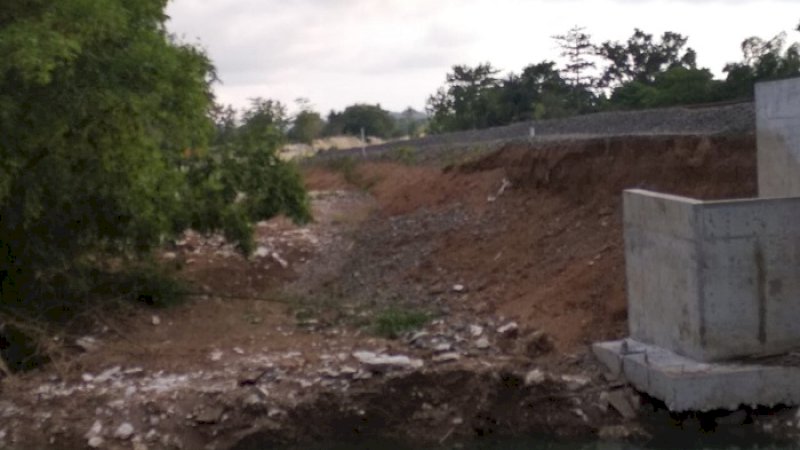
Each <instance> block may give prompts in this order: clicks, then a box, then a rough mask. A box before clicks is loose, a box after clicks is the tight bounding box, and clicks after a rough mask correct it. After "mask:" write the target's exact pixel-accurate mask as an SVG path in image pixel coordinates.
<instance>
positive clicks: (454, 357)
mask: <svg viewBox="0 0 800 450" xmlns="http://www.w3.org/2000/svg"><path fill="white" fill-rule="evenodd" d="M459 359H461V355H459V354H458V353H456V352H449V353H442V354H441V355H436V356H434V357H433V362H438V363H443V362H452V361H458V360H459Z"/></svg>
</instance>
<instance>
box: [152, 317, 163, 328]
mask: <svg viewBox="0 0 800 450" xmlns="http://www.w3.org/2000/svg"><path fill="white" fill-rule="evenodd" d="M150 322H151V323H152V324H153V326H159V325H161V318H160V317H158V316H153V317H152V318H151V319H150Z"/></svg>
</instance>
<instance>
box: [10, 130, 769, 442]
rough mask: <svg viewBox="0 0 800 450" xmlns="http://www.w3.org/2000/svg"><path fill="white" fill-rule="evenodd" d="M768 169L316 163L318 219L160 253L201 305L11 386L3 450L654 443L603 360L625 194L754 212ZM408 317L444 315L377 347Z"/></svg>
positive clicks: (610, 142)
mask: <svg viewBox="0 0 800 450" xmlns="http://www.w3.org/2000/svg"><path fill="white" fill-rule="evenodd" d="M754 168H755V152H754V142H753V138H752V137H737V138H697V137H685V136H684V137H676V138H670V137H660V138H642V137H639V138H625V139H622V138H620V139H597V140H591V141H579V142H571V143H569V142H568V143H558V144H547V145H546V146H544V147H541V148H527V147H513V146H512V147H507V148H504V149H501V150H500V151H498V152H495V153H493V154H491V155H488V156H486V157H483V158H480V159H478V160H476V161H473V162H469V163H465V164H461V165H456V166H452V167H448V168H446V169H440V168H437V167H427V166H425V167H423V166H407V165H402V164H395V163H364V164H361V165H359V166H358V168H357V169H356V170H357V173H356V174H355V175H357V176H355V177H354V176H353V174H350V176H349V177H346V176H344V174H342V173H340V172H337V171H333V170H331V169H326V168H325V167H311V168H308V169H306V170H305V178H306V182H307V185H308V187H309V189H311V193H312V199H313V207H314V213H315V218H316V221H315V222H314V223H312V224H310V225H308V226H304V227H297V226H295V225H292V224H291V223H290V222H288V221H286V220H285V219H282V218H278V219H274V220H271V221H269V222H265V223H262V224H259V226H258V229H257V241H258V247H257V251H256V253H255V254H254V255H253V256H252V257H251V258H250V259H245V258H243V257H242V256H240V255H238V254H237V253H236V252H235V251H234V250H233V249H232V248H231V247H230V246H229V245H227V244H226V243H225V242H224V241H223V240H222V239H221V238H218V237H203V236H198V235H193V234H189V235H187V236H186V238H185V239H184V240H182V241H180V242H178V243H176V245H175V246H174V248H167V249H165V250H164V252H163V253H162V258H163V259H164V262H165V264H175V265H178V266H180V267H181V268H182V269H181V274H182V276H183V277H184V278H185V279H186V280H187V281H189V282H190V283H191V285H192V286H193V289H194V290H195V291H196V293H197V295H196V296H194V297H192V298H191V299H190V301H188V302H187V303H185V304H183V305H180V306H177V307H173V308H170V309H163V310H140V311H139V312H137V313H136V314H133V315H131V316H130V317H124V318H118V319H116V320H114V321H113V323H105V324H98V325H97V327H96V328H95V329H87V330H86V336H90V337H92V338H93V339H94V340H95V343H96V345H89V346H86V345H84V347H89V348H88V349H87V351H85V352H84V353H81V354H79V355H76V360H75V361H76V363H77V365H78V367H79V370H71V371H69V372H67V373H59V372H58V371H55V370H53V369H52V368H48V367H45V368H44V369H42V370H40V371H37V372H34V373H29V374H24V375H19V376H14V377H11V378H7V379H4V380H2V385H1V387H2V393H1V394H0V418H2V421H0V447H10V448H86V447H87V446H94V447H97V448H134V449H145V448H186V449H194V448H231V447H233V448H268V446H269V445H283V444H291V445H298V446H302V445H303V444H304V443H309V442H314V441H320V440H323V441H324V440H328V442H330V441H329V440H331V439H336V440H349V439H364V438H368V437H381V438H384V437H389V438H397V439H402V440H407V441H411V442H419V443H425V444H444V445H447V444H449V443H453V442H462V441H465V440H467V441H468V440H470V439H475V438H477V437H486V436H504V435H524V434H532V433H546V434H551V435H562V436H576V435H578V436H586V435H589V436H595V435H599V436H601V437H607V438H639V439H647V436H648V430H647V429H646V427H645V426H644V425H643V423H642V422H641V421H637V420H636V419H634V418H633V417H626V416H628V414H625V411H623V410H625V409H626V408H625V405H628V406H630V407H631V410H632V411H634V412H636V411H637V410H638V411H639V412H638V414H639V415H640V417H641V415H642V414H644V411H646V410H647V408H646V407H643V406H641V403H642V402H644V403H647V402H648V401H647V400H646V399H645V400H643V399H641V398H640V397H639V396H638V395H635V394H633V393H632V392H630V391H628V390H627V389H626V388H625V387H624V385H623V384H622V383H620V382H618V381H616V380H612V379H609V378H608V377H606V376H604V374H603V373H602V372H601V371H600V370H599V368H598V367H597V366H596V365H595V364H594V363H593V362H592V359H591V357H590V356H589V352H588V344H589V343H591V342H594V341H597V340H603V339H610V338H618V337H621V336H624V335H625V334H626V307H625V295H624V261H623V248H622V223H621V204H620V192H621V190H622V189H624V188H627V187H646V188H652V189H658V190H663V191H667V192H672V193H677V194H684V195H693V196H697V197H701V198H724V197H743V196H748V195H752V194H754V192H755V169H754ZM347 178H349V180H347ZM354 179H356V180H357V181H358V182H356V183H355V184H356V185H355V186H354V184H353V180H354ZM365 188H366V190H365ZM398 311H399V312H408V311H413V312H417V311H418V312H424V313H425V314H426V315H427V316H428V317H429V320H428V322H427V324H425V325H424V326H423V327H422V329H420V330H412V331H409V332H406V333H401V334H400V336H397V338H396V339H388V338H384V337H379V336H378V335H377V334H376V332H375V323H376V319H377V318H380V317H382V316H386V315H387V314H397V312H398ZM366 352H368V353H366ZM387 356H394V357H395V358H393V359H392V358H386V357H387ZM610 397H613V398H614V399H615V400H614V401H610V400H609V398H610ZM619 399H622V400H621V401H622V403H624V404H623V405H622V406H620V404H619ZM753 420H754V421H756V420H755V419H753ZM756 422H757V421H756ZM681 423H682V422H681ZM686 423H687V424H686V425H685V426H687V427H690V426H696V425H690V424H689V422H686ZM759 423H760V422H759ZM770 426H773V425H770Z"/></svg>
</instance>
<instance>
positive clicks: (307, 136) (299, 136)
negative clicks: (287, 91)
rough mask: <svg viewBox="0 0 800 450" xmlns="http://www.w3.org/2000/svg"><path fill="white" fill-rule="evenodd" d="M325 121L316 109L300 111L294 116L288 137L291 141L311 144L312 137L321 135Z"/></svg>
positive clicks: (315, 137)
mask: <svg viewBox="0 0 800 450" xmlns="http://www.w3.org/2000/svg"><path fill="white" fill-rule="evenodd" d="M324 129H325V121H324V120H322V116H320V115H319V113H318V112H316V111H308V110H306V111H300V112H299V113H297V115H296V116H295V117H294V121H293V123H292V128H291V130H289V139H290V140H291V141H293V142H301V143H304V144H311V143H312V142H314V139H317V138H318V137H320V136H321V135H322V130H324Z"/></svg>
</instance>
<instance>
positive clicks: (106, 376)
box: [94, 366, 122, 383]
mask: <svg viewBox="0 0 800 450" xmlns="http://www.w3.org/2000/svg"><path fill="white" fill-rule="evenodd" d="M120 372H122V367H120V366H114V367H112V368H110V369H106V370H104V371H103V372H101V373H100V375H98V376H96V377H94V381H95V383H105V382H106V381H109V380H111V379H112V378H114V376H115V375H118V374H119V373H120Z"/></svg>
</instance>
